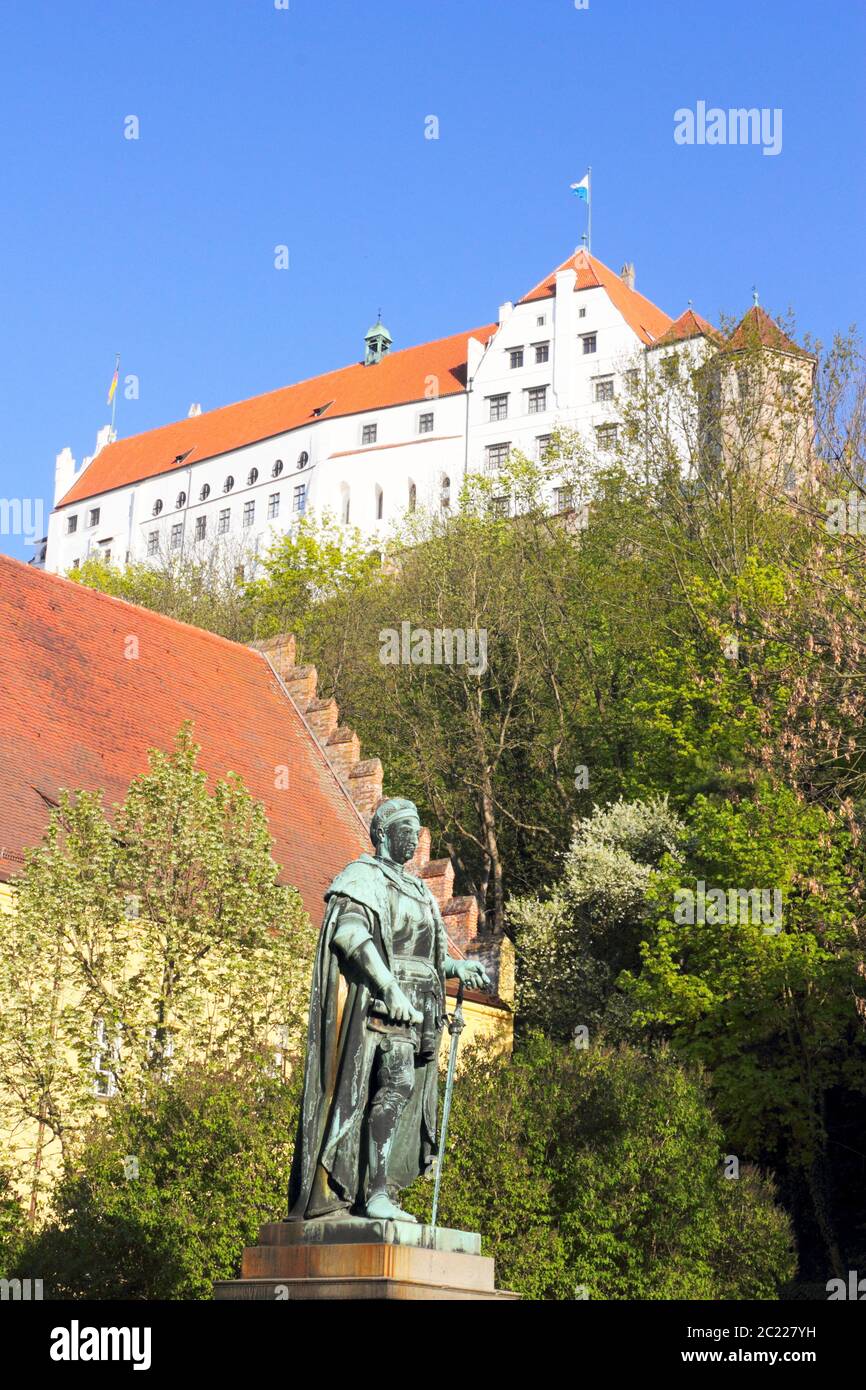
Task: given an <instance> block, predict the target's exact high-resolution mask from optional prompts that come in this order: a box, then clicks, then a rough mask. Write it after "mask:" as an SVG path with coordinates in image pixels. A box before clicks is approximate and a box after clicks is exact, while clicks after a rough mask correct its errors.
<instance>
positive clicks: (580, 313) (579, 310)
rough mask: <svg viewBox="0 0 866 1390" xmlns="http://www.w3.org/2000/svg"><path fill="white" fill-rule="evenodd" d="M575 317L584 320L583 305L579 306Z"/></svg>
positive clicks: (584, 308)
mask: <svg viewBox="0 0 866 1390" xmlns="http://www.w3.org/2000/svg"><path fill="white" fill-rule="evenodd" d="M577 317H578V318H579V319H585V318H586V305H585V304H581V306H580V308H579V309H578V311H577Z"/></svg>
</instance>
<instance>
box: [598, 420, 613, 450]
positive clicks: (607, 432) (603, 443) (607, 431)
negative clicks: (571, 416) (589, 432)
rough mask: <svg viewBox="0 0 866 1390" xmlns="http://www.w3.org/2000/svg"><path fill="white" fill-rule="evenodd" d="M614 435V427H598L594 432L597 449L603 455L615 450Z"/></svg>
mask: <svg viewBox="0 0 866 1390" xmlns="http://www.w3.org/2000/svg"><path fill="white" fill-rule="evenodd" d="M616 435H617V428H616V425H599V426H598V428H597V430H596V432H595V438H596V442H597V443H598V447H599V449H601V450H602V452H603V453H609V452H610V450H611V449H615V448H616Z"/></svg>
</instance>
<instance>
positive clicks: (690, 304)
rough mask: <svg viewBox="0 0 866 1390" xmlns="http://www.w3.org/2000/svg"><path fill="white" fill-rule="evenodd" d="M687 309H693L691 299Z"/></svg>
mask: <svg viewBox="0 0 866 1390" xmlns="http://www.w3.org/2000/svg"><path fill="white" fill-rule="evenodd" d="M688 307H689V308H690V309H691V308H693V307H694V306H693V302H692V300H691V299H690V300H689V303H688Z"/></svg>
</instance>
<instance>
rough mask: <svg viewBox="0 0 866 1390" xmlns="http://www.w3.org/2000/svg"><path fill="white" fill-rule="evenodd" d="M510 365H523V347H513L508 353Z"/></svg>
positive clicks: (512, 366) (513, 366)
mask: <svg viewBox="0 0 866 1390" xmlns="http://www.w3.org/2000/svg"><path fill="white" fill-rule="evenodd" d="M508 365H509V367H511V368H512V370H513V369H514V368H515V367H522V366H523V348H522V347H519V348H512V349H511V351H510V352H509V354H508Z"/></svg>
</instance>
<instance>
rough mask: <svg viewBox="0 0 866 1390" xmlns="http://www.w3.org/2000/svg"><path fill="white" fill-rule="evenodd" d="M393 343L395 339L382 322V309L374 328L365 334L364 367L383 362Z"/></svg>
mask: <svg viewBox="0 0 866 1390" xmlns="http://www.w3.org/2000/svg"><path fill="white" fill-rule="evenodd" d="M393 341H394V339H393V338H392V337H391V334H390V333H389V332H388V330H387V328H386V327H385V325H384V323H383V322H382V310H381V309H380V310H379V317H378V319H377V320H376V322H375V323H374V324H373V327H372V328H368V329H367V332H366V333H365V334H364V342H365V343H366V344H367V352H366V355H365V357H364V366H365V367H371V366H372V365H373V364H374V363H375V362H381V361H382V358H383V357H384V356H385V353H386V352H387V351H388V349H389V348H390V346H391V344H392V342H393Z"/></svg>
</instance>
